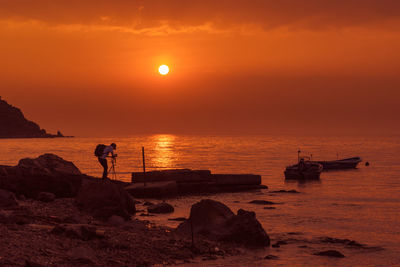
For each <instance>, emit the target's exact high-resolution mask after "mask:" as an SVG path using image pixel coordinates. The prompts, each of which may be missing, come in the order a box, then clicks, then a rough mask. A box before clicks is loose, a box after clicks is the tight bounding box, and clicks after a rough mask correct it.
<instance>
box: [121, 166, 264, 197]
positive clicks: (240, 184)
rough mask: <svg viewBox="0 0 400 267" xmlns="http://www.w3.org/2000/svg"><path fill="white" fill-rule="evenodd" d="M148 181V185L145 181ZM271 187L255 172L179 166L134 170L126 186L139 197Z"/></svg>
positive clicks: (132, 193)
mask: <svg viewBox="0 0 400 267" xmlns="http://www.w3.org/2000/svg"><path fill="white" fill-rule="evenodd" d="M145 183H146V184H145ZM265 188H268V187H267V186H265V185H261V176H260V175H254V174H212V173H211V171H209V170H190V169H175V170H163V171H150V172H145V173H144V172H133V173H132V184H131V185H129V186H127V187H125V189H126V190H127V191H128V192H129V193H130V194H131V195H133V196H134V197H137V198H146V197H151V198H163V197H174V196H177V195H185V194H196V193H221V192H239V191H248V190H256V189H265Z"/></svg>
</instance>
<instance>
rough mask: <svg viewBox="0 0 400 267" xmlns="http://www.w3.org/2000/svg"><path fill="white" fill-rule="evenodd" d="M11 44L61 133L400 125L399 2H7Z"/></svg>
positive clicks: (20, 93) (40, 116) (17, 101)
mask: <svg viewBox="0 0 400 267" xmlns="http://www.w3.org/2000/svg"><path fill="white" fill-rule="evenodd" d="M71 2H72V3H73V4H71ZM0 40H1V41H0V59H1V64H0V88H1V89H0V96H2V97H3V98H4V99H6V100H8V102H10V103H11V104H13V105H16V106H18V107H21V108H22V109H23V111H24V113H25V115H26V116H27V117H28V118H29V119H32V120H34V121H36V122H38V123H39V124H40V125H41V126H42V127H43V128H46V129H48V130H50V131H52V132H55V131H56V130H57V129H60V130H62V131H63V132H64V133H66V134H73V135H103V134H104V135H110V134H135V133H269V132H277V133H279V132H285V133H296V132H305V133H314V132H319V131H321V132H324V131H326V132H331V131H338V130H340V132H349V133H350V132H351V133H353V132H357V131H361V130H363V131H364V130H370V131H371V132H377V131H378V132H379V131H387V132H390V131H399V130H400V119H399V116H398V114H400V112H399V111H400V108H399V105H398V103H399V100H400V93H399V89H400V77H399V74H398V73H399V69H400V53H399V51H400V49H399V48H400V1H398V0H357V1H356V0H346V1H341V0H335V1H330V0H325V1H320V0H303V1H295V0H292V1H289V0H280V1H269V0H253V1H249V0H247V1H245V0H236V1H235V0H229V1H228V0H219V1H215V0H214V1H211V0H202V1H196V0H194V1H183V0H181V1H178V0H169V1H167V0H164V1H159V0H155V1H144V0H142V1H132V0H129V1H128V0H118V1H116V0H114V1H104V0H96V1H95V0H92V1H89V0H82V1H67V0H58V1H52V0H36V1H30V0H17V1H16V0H1V5H0ZM161 64H167V65H169V66H170V68H171V73H170V74H169V75H167V76H165V77H161V76H160V75H159V74H158V73H157V68H158V66H159V65H161Z"/></svg>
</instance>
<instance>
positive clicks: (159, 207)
mask: <svg viewBox="0 0 400 267" xmlns="http://www.w3.org/2000/svg"><path fill="white" fill-rule="evenodd" d="M147 211H148V212H150V213H171V212H174V207H172V206H171V205H170V204H168V203H165V202H163V203H159V204H156V205H152V206H149V207H148V208H147Z"/></svg>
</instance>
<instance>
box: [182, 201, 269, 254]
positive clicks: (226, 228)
mask: <svg viewBox="0 0 400 267" xmlns="http://www.w3.org/2000/svg"><path fill="white" fill-rule="evenodd" d="M192 228H193V232H194V233H195V234H200V235H204V236H206V237H208V238H210V239H217V240H221V241H228V242H235V243H240V244H243V245H246V246H269V244H270V240H269V237H268V235H267V233H266V232H265V231H264V229H263V228H262V226H261V224H260V223H259V222H258V221H257V219H256V218H255V213H254V212H249V211H245V210H242V209H240V210H239V211H238V213H237V215H235V214H234V213H233V212H232V211H231V210H230V209H229V208H228V207H227V206H225V205H224V204H222V203H221V202H217V201H214V200H210V199H206V200H201V201H200V202H198V203H196V204H194V205H193V206H192V208H191V211H190V217H189V219H188V220H186V221H185V222H183V223H181V224H180V225H179V226H178V227H177V229H176V232H177V233H179V234H184V235H190V234H191V229H192Z"/></svg>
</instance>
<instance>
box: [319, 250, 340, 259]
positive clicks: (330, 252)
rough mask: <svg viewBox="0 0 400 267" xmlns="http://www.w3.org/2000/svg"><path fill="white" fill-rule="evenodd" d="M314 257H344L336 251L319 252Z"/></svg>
mask: <svg viewBox="0 0 400 267" xmlns="http://www.w3.org/2000/svg"><path fill="white" fill-rule="evenodd" d="M314 255H317V256H326V257H334V258H344V257H345V256H344V255H343V254H342V253H340V252H339V251H336V250H326V251H321V252H317V253H314Z"/></svg>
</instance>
